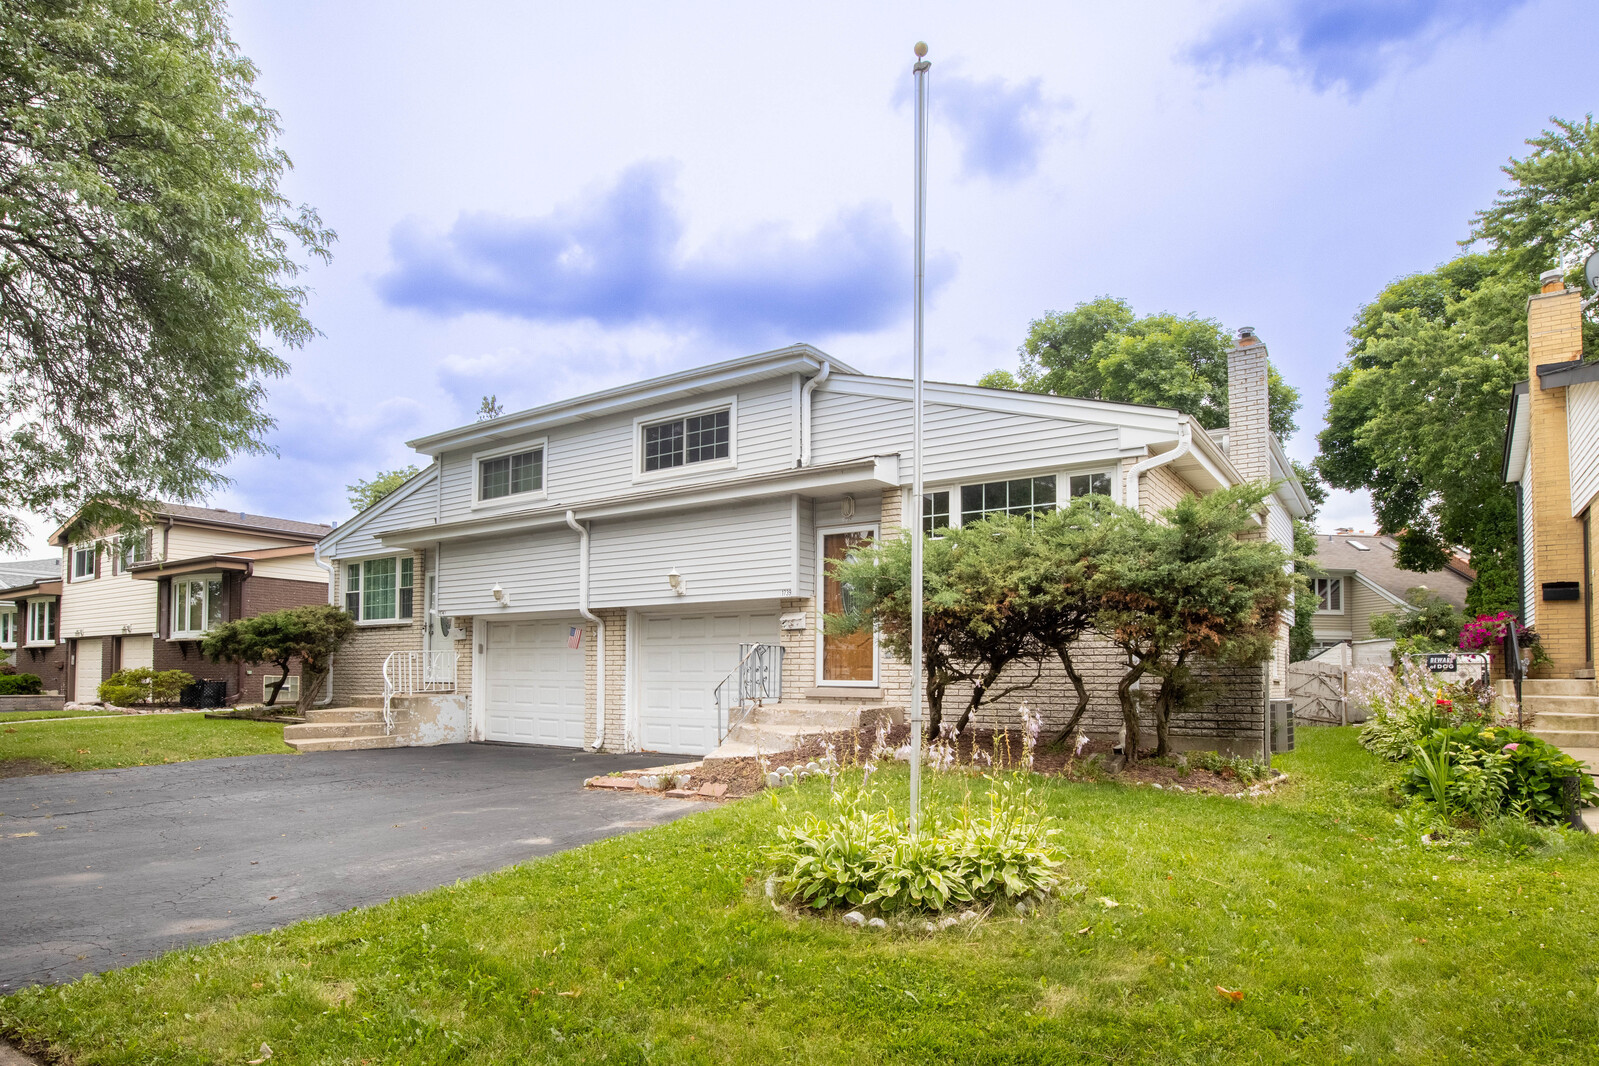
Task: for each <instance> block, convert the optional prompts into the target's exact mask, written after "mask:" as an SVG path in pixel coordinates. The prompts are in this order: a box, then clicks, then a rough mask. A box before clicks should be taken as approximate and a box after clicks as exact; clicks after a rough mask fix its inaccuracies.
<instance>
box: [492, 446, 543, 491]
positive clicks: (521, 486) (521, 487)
mask: <svg viewBox="0 0 1599 1066" xmlns="http://www.w3.org/2000/svg"><path fill="white" fill-rule="evenodd" d="M477 486H478V487H477V498H478V499H480V500H499V499H504V498H505V497H507V496H516V495H518V494H520V493H524V492H539V491H541V490H542V489H543V488H544V449H543V448H529V449H528V450H527V451H523V452H515V453H513V454H511V455H496V456H494V457H493V458H492V459H479V460H478V464H477Z"/></svg>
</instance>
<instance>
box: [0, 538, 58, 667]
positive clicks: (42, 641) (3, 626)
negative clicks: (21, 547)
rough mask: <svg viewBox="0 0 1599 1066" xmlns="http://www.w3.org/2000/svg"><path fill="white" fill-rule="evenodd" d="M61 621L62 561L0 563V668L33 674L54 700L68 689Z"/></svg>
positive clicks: (43, 560)
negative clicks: (66, 687) (8, 666)
mask: <svg viewBox="0 0 1599 1066" xmlns="http://www.w3.org/2000/svg"><path fill="white" fill-rule="evenodd" d="M60 617H61V560H60V559H23V560H14V561H7V562H0V662H4V663H9V664H10V665H12V666H14V667H16V669H17V672H18V673H24V674H37V675H38V677H39V680H40V681H41V682H42V683H43V685H44V689H45V691H46V692H49V693H52V694H54V695H60V694H61V693H62V691H63V690H64V687H65V685H66V660H67V653H66V648H65V646H64V645H62V643H61V640H60V635H59V628H60V627H59V626H58V624H57V623H58V621H59V620H60Z"/></svg>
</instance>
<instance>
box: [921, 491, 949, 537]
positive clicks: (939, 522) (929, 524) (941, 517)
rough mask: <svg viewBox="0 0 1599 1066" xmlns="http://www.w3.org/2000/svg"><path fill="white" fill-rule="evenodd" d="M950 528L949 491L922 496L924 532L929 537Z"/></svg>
mask: <svg viewBox="0 0 1599 1066" xmlns="http://www.w3.org/2000/svg"><path fill="white" fill-rule="evenodd" d="M948 528H949V490H948V489H945V490H943V491H941V492H929V493H925V494H923V496H922V532H923V533H925V534H927V535H928V536H929V537H932V536H936V535H937V534H936V532H935V531H937V530H940V529H948Z"/></svg>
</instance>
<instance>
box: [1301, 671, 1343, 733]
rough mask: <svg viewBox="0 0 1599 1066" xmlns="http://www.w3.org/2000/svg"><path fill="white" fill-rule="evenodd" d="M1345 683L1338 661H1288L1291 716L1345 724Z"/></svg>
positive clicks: (1325, 722) (1308, 720)
mask: <svg viewBox="0 0 1599 1066" xmlns="http://www.w3.org/2000/svg"><path fill="white" fill-rule="evenodd" d="M1347 686H1348V682H1347V680H1346V678H1345V671H1344V666H1343V664H1342V663H1340V662H1319V661H1316V660H1307V661H1305V662H1298V663H1290V664H1289V666H1288V698H1289V699H1291V700H1293V701H1294V717H1295V718H1297V719H1298V720H1299V721H1301V722H1310V723H1313V724H1316V725H1348V724H1349V697H1348V692H1347Z"/></svg>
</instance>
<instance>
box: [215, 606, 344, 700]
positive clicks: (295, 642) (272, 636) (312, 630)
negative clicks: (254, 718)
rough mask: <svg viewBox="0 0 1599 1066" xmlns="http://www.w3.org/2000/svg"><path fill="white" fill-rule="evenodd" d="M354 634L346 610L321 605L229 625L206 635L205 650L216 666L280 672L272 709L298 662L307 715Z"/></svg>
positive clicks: (270, 694) (270, 697)
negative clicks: (273, 668)
mask: <svg viewBox="0 0 1599 1066" xmlns="http://www.w3.org/2000/svg"><path fill="white" fill-rule="evenodd" d="M354 632H355V619H353V618H351V617H350V616H349V615H348V614H346V613H345V612H344V611H343V610H342V609H341V608H338V607H335V606H333V605H332V604H327V603H319V604H312V605H310V606H307V607H290V608H288V609H286V610H282V611H272V612H270V613H268V614H259V615H256V616H255V617H254V618H241V619H239V620H238V621H235V622H225V623H223V624H222V625H220V626H218V627H217V628H216V629H213V630H212V631H211V632H210V633H208V634H207V635H206V637H205V640H203V641H202V642H201V644H200V650H201V651H202V652H203V653H204V654H205V656H206V658H208V659H210V660H211V661H212V662H228V663H246V664H251V663H255V664H260V663H270V664H272V665H273V666H276V667H277V668H278V669H279V670H280V671H281V672H282V673H281V676H279V677H278V678H277V680H276V681H274V682H273V683H272V685H271V691H270V692H268V693H265V695H266V702H267V705H268V706H272V705H274V704H276V703H277V699H278V694H279V693H280V692H282V691H283V686H284V684H286V683H287V682H288V680H289V669H290V667H291V666H292V665H293V662H294V660H295V659H298V660H299V661H300V700H299V708H300V710H301V712H304V711H307V710H309V709H310V708H311V706H312V705H313V704H315V703H316V701H317V698H318V697H319V696H320V695H321V694H322V685H323V683H324V682H325V681H326V680H327V676H328V672H329V671H330V670H331V669H332V666H333V655H334V653H335V652H337V651H338V650H339V646H340V645H341V644H343V643H344V642H345V641H346V640H348V639H349V638H350V634H352V633H354Z"/></svg>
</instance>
